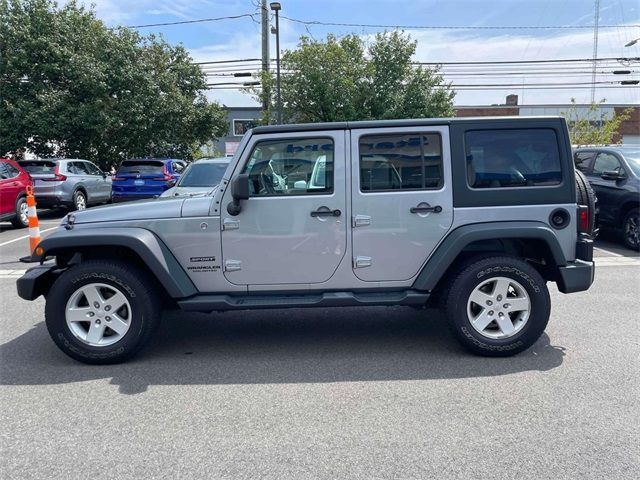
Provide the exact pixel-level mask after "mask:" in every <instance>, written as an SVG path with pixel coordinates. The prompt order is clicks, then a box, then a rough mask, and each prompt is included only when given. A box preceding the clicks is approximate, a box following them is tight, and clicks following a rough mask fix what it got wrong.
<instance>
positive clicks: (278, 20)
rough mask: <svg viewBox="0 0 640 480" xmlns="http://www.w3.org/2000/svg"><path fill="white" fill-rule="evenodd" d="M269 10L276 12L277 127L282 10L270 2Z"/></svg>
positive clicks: (279, 116)
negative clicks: (280, 13)
mask: <svg viewBox="0 0 640 480" xmlns="http://www.w3.org/2000/svg"><path fill="white" fill-rule="evenodd" d="M269 6H270V7H271V10H273V11H274V12H276V28H275V32H274V33H275V34H276V97H277V99H276V103H277V109H278V125H282V96H281V95H280V16H279V12H280V10H281V9H282V5H280V2H271V3H270V4H269Z"/></svg>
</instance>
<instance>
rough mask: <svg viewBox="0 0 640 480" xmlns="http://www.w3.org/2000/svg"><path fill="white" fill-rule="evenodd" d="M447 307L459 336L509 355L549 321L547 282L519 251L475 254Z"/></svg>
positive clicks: (487, 351)
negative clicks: (515, 253) (515, 254)
mask: <svg viewBox="0 0 640 480" xmlns="http://www.w3.org/2000/svg"><path fill="white" fill-rule="evenodd" d="M452 278H453V279H452V282H451V285H450V289H449V291H448V296H447V298H446V305H445V312H446V315H447V319H448V321H449V326H450V327H451V329H452V331H453V333H454V335H455V337H456V339H457V340H458V341H459V342H460V343H461V344H462V345H463V346H464V347H465V348H467V349H468V350H470V351H471V352H473V353H476V354H479V355H484V356H493V357H498V356H509V355H514V354H516V353H519V352H522V351H523V350H526V349H527V348H529V347H530V346H531V345H533V344H534V343H535V342H536V341H537V340H538V338H540V335H542V332H544V329H545V328H546V326H547V323H548V321H549V315H550V312H551V301H550V298H549V291H548V290H547V286H546V283H545V281H544V279H543V278H542V277H541V276H540V274H539V273H538V272H537V271H536V270H535V269H534V268H533V267H531V266H530V265H529V264H527V263H526V262H524V261H522V260H519V259H516V258H513V257H490V258H486V259H477V258H476V259H475V260H471V261H470V262H469V263H467V264H466V265H465V266H463V267H462V268H461V269H460V270H459V271H458V273H457V274H456V275H454V276H453V277H452Z"/></svg>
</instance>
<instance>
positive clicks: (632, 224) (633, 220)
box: [624, 215, 640, 248]
mask: <svg viewBox="0 0 640 480" xmlns="http://www.w3.org/2000/svg"><path fill="white" fill-rule="evenodd" d="M639 224H640V218H639V217H638V215H631V216H630V217H629V218H627V221H626V223H625V224H624V236H625V239H626V240H627V243H628V244H629V245H630V246H632V247H634V248H637V247H638V244H639V243H640V228H639V227H640V225H639Z"/></svg>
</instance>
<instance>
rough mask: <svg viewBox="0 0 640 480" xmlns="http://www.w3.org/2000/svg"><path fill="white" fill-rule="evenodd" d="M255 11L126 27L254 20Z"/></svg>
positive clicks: (128, 26)
mask: <svg viewBox="0 0 640 480" xmlns="http://www.w3.org/2000/svg"><path fill="white" fill-rule="evenodd" d="M254 15H255V14H253V13H243V14H241V15H230V16H227V17H215V18H199V19H197V20H182V21H179V22H164V23H147V24H144V25H127V26H125V28H147V27H167V26H172V25H186V24H191V23H204V22H218V21H220V20H237V19H239V18H245V17H249V18H251V20H254V18H253V17H254Z"/></svg>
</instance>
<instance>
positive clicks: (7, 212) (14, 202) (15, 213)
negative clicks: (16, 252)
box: [0, 158, 32, 228]
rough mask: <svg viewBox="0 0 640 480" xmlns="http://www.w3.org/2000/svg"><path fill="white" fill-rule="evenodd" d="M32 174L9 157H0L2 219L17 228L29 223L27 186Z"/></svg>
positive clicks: (0, 211)
mask: <svg viewBox="0 0 640 480" xmlns="http://www.w3.org/2000/svg"><path fill="white" fill-rule="evenodd" d="M29 185H32V182H31V176H30V175H29V174H28V173H27V172H25V171H24V170H23V169H22V167H21V166H20V165H18V164H17V163H16V162H14V161H13V160H9V159H8V158H0V221H10V222H11V223H12V224H13V226H14V227H16V228H24V227H26V226H28V225H29V219H28V217H27V186H29Z"/></svg>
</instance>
